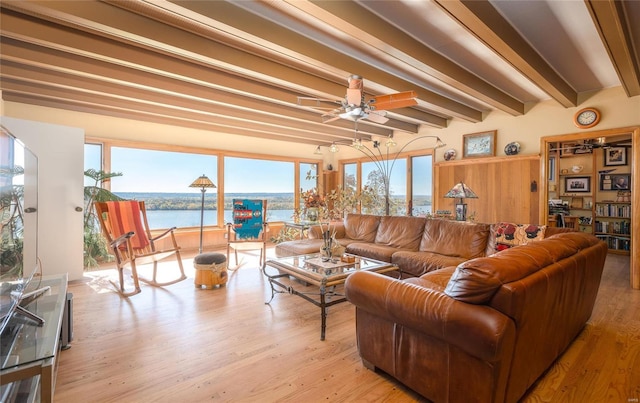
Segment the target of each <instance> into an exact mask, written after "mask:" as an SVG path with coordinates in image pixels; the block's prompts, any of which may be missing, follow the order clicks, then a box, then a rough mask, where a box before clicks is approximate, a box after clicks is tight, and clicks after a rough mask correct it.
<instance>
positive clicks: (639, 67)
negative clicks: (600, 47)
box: [585, 0, 640, 97]
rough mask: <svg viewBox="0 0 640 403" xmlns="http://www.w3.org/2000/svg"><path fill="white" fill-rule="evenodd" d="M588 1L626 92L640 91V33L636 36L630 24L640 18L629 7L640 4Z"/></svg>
mask: <svg viewBox="0 0 640 403" xmlns="http://www.w3.org/2000/svg"><path fill="white" fill-rule="evenodd" d="M585 3H586V5H587V9H588V10H589V13H590V14H591V18H592V20H593V23H594V24H595V26H596V29H597V30H598V33H599V34H600V38H601V39H602V42H603V43H604V45H605V48H606V50H607V53H608V54H609V58H610V59H611V63H612V64H613V66H614V68H615V70H616V73H617V74H618V77H619V78H620V82H621V83H622V87H623V88H624V90H625V92H626V93H627V96H629V97H633V96H636V95H640V37H638V36H636V37H634V34H633V32H634V31H633V30H632V29H631V27H630V24H638V21H634V20H633V19H632V18H631V16H632V15H633V13H632V12H631V11H629V10H628V8H629V7H639V6H638V5H637V4H631V2H623V1H614V0H597V1H594V0H585ZM635 32H640V31H638V30H636V31H635ZM639 36H640V35H639Z"/></svg>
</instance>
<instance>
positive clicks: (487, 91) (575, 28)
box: [0, 0, 640, 144]
mask: <svg viewBox="0 0 640 403" xmlns="http://www.w3.org/2000/svg"><path fill="white" fill-rule="evenodd" d="M0 7H1V12H2V14H1V18H2V19H1V21H0V32H1V35H2V36H1V38H0V40H1V45H2V47H1V63H2V64H1V65H0V68H1V70H0V79H1V81H0V88H1V89H2V96H3V99H5V100H9V101H14V102H24V103H28V104H36V105H44V106H52V107H57V108H62V109H70V110H77V111H83V112H91V113H97V114H103V115H108V116H118V117H125V118H131V119H136V120H142V121H153V122H159V123H165V124H172V125H177V126H185V127H195V128H200V129H205V130H209V131H211V132H212V135H224V134H225V133H231V134H240V135H246V136H256V137H262V138H269V139H271V138H272V139H279V140H284V141H291V142H298V143H308V144H326V143H330V142H333V141H340V140H346V139H350V138H352V137H353V126H354V124H353V122H351V121H348V120H343V119H340V120H337V121H334V122H331V123H327V124H323V123H322V119H321V115H322V114H323V113H325V112H326V109H320V108H316V107H312V106H310V105H307V103H305V104H304V105H307V106H301V105H299V104H298V101H297V96H298V95H300V96H310V97H319V98H323V99H330V100H334V101H339V100H340V99H341V98H342V97H344V95H345V91H346V85H347V82H346V78H347V77H348V76H349V75H350V74H359V75H361V76H363V77H364V79H365V91H366V92H367V93H368V95H369V96H372V95H379V94H387V93H393V92H400V91H407V90H414V91H416V93H417V94H418V105H416V106H415V107H411V108H402V109H398V110H392V111H390V113H389V114H388V117H390V118H391V120H390V121H389V122H387V123H386V124H385V125H377V124H370V123H367V122H366V121H361V124H360V125H359V131H360V135H362V136H363V137H364V138H367V137H369V136H373V135H380V136H387V135H392V134H393V133H394V132H395V131H402V132H409V133H417V132H418V131H419V130H420V127H421V126H429V127H446V126H447V125H448V124H449V122H450V121H451V120H453V119H462V120H466V121H470V122H477V121H481V120H482V119H483V118H484V117H486V115H487V114H488V113H490V112H491V111H492V110H501V111H504V112H506V113H508V114H511V115H513V116H518V115H521V114H524V113H526V110H527V109H528V105H530V104H535V103H537V102H540V101H544V100H549V99H552V100H555V101H556V102H558V103H559V104H560V105H562V106H563V107H567V108H569V107H573V106H577V105H578V103H579V101H578V100H579V99H580V95H581V94H582V93H585V92H591V91H596V90H600V89H603V88H609V87H615V86H622V87H623V88H624V89H625V91H626V93H627V95H628V96H630V97H631V96H638V95H640V68H639V66H640V63H639V55H638V53H639V52H638V51H639V49H640V28H639V27H638V24H637V23H636V22H637V21H640V2H638V1H616V2H614V1H610V0H598V1H591V0H587V1H577V0H568V1H552V0H535V1H527V0H521V1H489V2H485V1H470V2H466V1H465V2H462V1H456V0H433V1H409V0H401V1H379V0H376V1H369V0H366V1H358V2H347V1H301V0H285V1H239V2H224V1H201V0H196V1H174V2H171V1H162V0H158V1H151V0H149V1H115V0H114V1H112V0H106V1H79V2H78V1H70V2H69V1H45V0H41V1H10V0H3V1H2V3H0ZM526 106H527V107H526Z"/></svg>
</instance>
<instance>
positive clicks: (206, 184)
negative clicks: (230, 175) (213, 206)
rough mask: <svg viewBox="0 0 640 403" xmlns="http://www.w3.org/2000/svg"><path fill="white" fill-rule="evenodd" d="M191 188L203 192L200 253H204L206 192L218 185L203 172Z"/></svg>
mask: <svg viewBox="0 0 640 403" xmlns="http://www.w3.org/2000/svg"><path fill="white" fill-rule="evenodd" d="M189 187H190V188H200V191H201V192H202V203H201V205H200V248H199V249H198V253H202V227H203V226H204V193H205V192H206V191H207V188H215V187H216V185H214V184H213V182H211V180H210V179H209V178H207V176H206V175H204V174H202V176H200V177H198V179H196V180H194V181H193V183H192V184H191V185H189Z"/></svg>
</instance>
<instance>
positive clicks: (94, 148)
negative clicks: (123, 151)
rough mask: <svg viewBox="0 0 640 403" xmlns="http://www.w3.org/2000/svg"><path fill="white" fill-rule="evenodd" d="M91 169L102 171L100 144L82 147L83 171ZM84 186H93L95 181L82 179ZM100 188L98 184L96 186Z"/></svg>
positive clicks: (86, 178)
mask: <svg viewBox="0 0 640 403" xmlns="http://www.w3.org/2000/svg"><path fill="white" fill-rule="evenodd" d="M87 169H93V170H95V171H100V170H101V169H102V144H85V145H84V170H85V171H86V170H87ZM84 185H85V186H95V185H96V183H95V180H93V179H91V178H88V177H86V176H85V177H84ZM97 185H98V186H100V184H99V183H98V184H97Z"/></svg>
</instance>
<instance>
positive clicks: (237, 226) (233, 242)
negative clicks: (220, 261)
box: [227, 199, 269, 266]
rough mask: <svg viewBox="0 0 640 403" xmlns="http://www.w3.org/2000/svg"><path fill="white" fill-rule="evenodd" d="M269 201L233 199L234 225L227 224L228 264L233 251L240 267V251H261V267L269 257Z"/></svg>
mask: <svg viewBox="0 0 640 403" xmlns="http://www.w3.org/2000/svg"><path fill="white" fill-rule="evenodd" d="M266 216H267V201H266V200H250V199H233V223H227V262H229V253H230V252H231V249H233V251H234V253H235V257H236V266H238V250H257V249H260V266H262V265H263V263H264V260H265V258H266V255H267V232H269V228H268V224H267V222H266Z"/></svg>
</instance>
